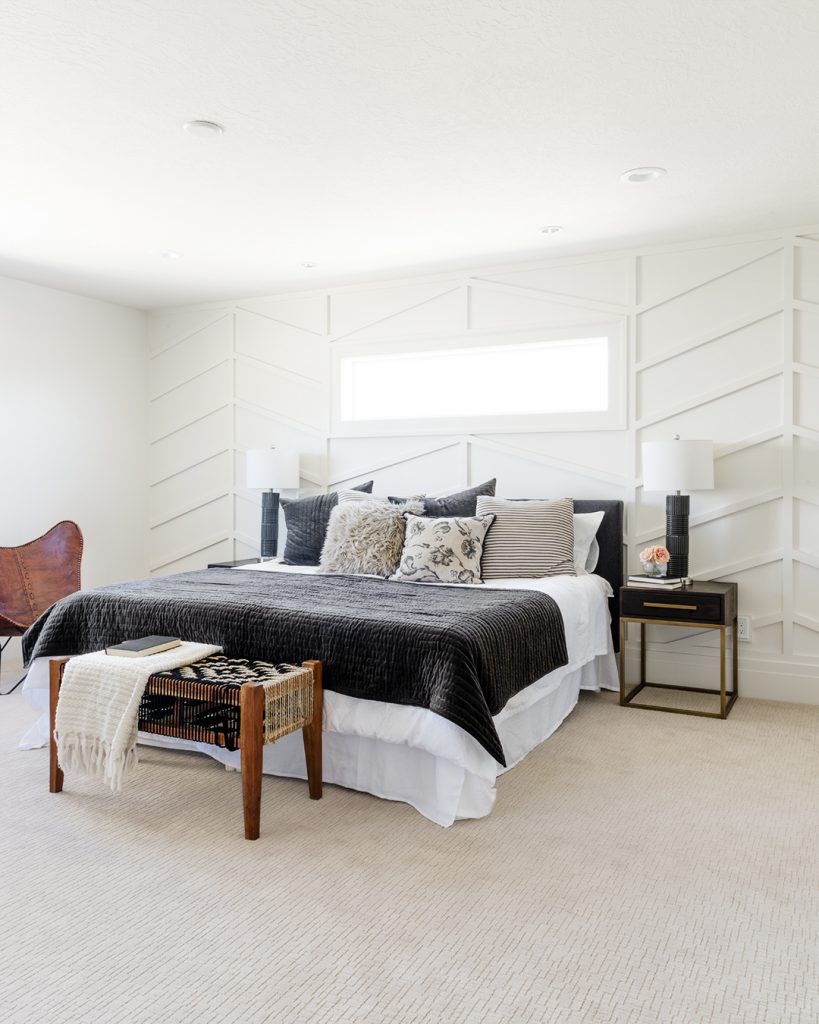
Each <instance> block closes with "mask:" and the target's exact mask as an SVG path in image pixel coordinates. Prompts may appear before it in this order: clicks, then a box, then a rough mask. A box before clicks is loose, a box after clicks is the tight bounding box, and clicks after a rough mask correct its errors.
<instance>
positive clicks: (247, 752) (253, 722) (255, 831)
mask: <svg viewBox="0 0 819 1024" xmlns="http://www.w3.org/2000/svg"><path fill="white" fill-rule="evenodd" d="M239 708H240V712H239V713H240V716H241V717H240V720H239V730H240V737H241V739H240V743H241V752H242V753H241V759H242V802H243V804H244V812H245V839H258V838H259V819H260V816H261V808H262V752H263V751H264V689H263V688H262V687H261V686H254V685H253V684H252V683H248V684H246V685H245V686H243V687H242V691H241V693H240V695H239Z"/></svg>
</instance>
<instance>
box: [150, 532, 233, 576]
mask: <svg viewBox="0 0 819 1024" xmlns="http://www.w3.org/2000/svg"><path fill="white" fill-rule="evenodd" d="M230 539H231V535H230V533H228V532H225V533H218V534H214V535H213V536H211V537H207V538H205V539H204V540H198V541H194V543H193V544H191V545H189V546H188V547H185V548H181V549H179V550H177V551H175V552H173V553H172V554H171V555H165V556H164V557H163V558H162V560H161V561H159V562H155V563H154V564H153V565H151V566H150V570H151V572H156V571H157V570H159V569H164V568H165V567H166V566H168V565H173V564H174V563H175V562H181V561H182V559H183V558H190V556H191V555H197V554H198V553H199V552H200V551H207V549H208V548H212V547H215V546H216V545H217V544H221V543H222V541H225V540H230Z"/></svg>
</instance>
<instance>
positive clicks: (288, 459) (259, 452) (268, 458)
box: [245, 448, 299, 491]
mask: <svg viewBox="0 0 819 1024" xmlns="http://www.w3.org/2000/svg"><path fill="white" fill-rule="evenodd" d="M245 483H246V484H247V486H248V487H257V488H260V489H261V490H263V491H267V490H271V491H287V490H292V489H294V488H297V487H298V486H299V453H298V452H290V451H285V450H284V449H282V448H249V449H248V450H247V459H246V462H245Z"/></svg>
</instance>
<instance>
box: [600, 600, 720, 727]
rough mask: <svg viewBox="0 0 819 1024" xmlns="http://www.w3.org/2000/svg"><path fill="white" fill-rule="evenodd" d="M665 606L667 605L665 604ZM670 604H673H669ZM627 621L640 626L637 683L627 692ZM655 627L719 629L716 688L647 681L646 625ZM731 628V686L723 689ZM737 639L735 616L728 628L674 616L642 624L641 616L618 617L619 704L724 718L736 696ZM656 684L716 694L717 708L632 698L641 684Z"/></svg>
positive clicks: (678, 689) (662, 687) (657, 685)
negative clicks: (638, 679)
mask: <svg viewBox="0 0 819 1024" xmlns="http://www.w3.org/2000/svg"><path fill="white" fill-rule="evenodd" d="M667 607H668V606H667ZM672 607H673V606H672ZM629 622H635V623H639V625H640V682H639V683H638V684H637V686H635V687H633V688H632V689H631V690H628V691H627V688H626V627H627V625H628V623H629ZM648 624H651V625H658V626H684V627H685V628H687V629H690V628H691V626H692V625H696V628H697V629H718V630H719V689H718V690H705V689H701V688H700V687H698V686H676V685H674V684H671V683H651V682H649V681H648V680H647V679H646V625H648ZM728 628H730V629H731V634H732V635H731V640H732V659H731V660H732V669H733V671H732V674H731V675H732V678H731V685H732V687H733V689H731V690H728V689H727V680H726V676H727V664H726V655H727V651H726V649H725V648H726V642H725V633H726V630H727V629H728ZM738 641H739V638H738V633H737V620H736V618H735V619H734V620H733V622H732V623H731V625H730V627H728V626H725V625H709V624H706V623H704V622H697V623H695V624H694V623H692V622H690V621H689V622H680V621H679V620H677V619H651V621H650V623H646V621H645V620H643V619H635V618H622V617H621V619H620V704H621V706H622V707H629V708H642V709H643V710H644V711H668V712H670V713H671V714H675V715H697V716H698V717H700V718H727V717H728V714H729V712H730V711H731V708H732V707H733V706H734V704H735V703H736V700H737V697H739V642H738ZM647 686H648V687H652V688H654V687H656V688H657V689H659V690H677V691H679V692H682V693H706V694H711V695H713V696H718V697H719V707H720V709H719V711H694V710H691V709H688V708H669V707H666V706H665V705H661V704H644V703H638V702H637V701H635V700H634V698H635V697H636V696H637V695H638V694H639V693H640V692H641V691H642V690H643V689H645V687H647Z"/></svg>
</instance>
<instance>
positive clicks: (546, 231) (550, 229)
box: [540, 224, 563, 235]
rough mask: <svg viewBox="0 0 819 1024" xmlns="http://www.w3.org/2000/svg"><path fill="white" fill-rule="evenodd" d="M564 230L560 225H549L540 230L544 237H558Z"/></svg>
mask: <svg viewBox="0 0 819 1024" xmlns="http://www.w3.org/2000/svg"><path fill="white" fill-rule="evenodd" d="M562 230H563V228H562V227H561V225H560V224H547V225H546V226H545V227H543V228H541V229H540V233H541V234H542V235H556V234H557V233H558V232H559V231H562Z"/></svg>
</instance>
